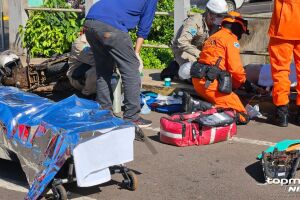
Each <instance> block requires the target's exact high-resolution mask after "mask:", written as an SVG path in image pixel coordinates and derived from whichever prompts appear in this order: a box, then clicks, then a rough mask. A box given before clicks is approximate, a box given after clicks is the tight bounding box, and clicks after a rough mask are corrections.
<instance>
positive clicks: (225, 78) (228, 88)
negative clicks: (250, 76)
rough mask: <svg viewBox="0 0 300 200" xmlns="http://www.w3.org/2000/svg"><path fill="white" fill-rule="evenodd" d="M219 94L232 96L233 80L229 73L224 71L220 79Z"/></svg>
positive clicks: (220, 74)
mask: <svg viewBox="0 0 300 200" xmlns="http://www.w3.org/2000/svg"><path fill="white" fill-rule="evenodd" d="M218 83H219V85H218V90H219V92H222V93H225V94H230V93H231V92H232V78H231V75H230V73H229V72H227V71H224V70H222V71H221V72H220V73H219V77H218Z"/></svg>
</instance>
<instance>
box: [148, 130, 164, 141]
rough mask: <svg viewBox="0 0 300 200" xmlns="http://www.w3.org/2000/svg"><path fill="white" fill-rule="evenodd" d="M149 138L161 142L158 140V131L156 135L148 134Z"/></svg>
mask: <svg viewBox="0 0 300 200" xmlns="http://www.w3.org/2000/svg"><path fill="white" fill-rule="evenodd" d="M148 138H149V139H151V140H153V141H155V142H158V143H162V142H161V141H160V140H159V132H158V133H157V135H151V136H148Z"/></svg>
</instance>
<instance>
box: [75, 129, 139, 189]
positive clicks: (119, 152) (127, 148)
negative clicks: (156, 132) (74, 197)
mask: <svg viewBox="0 0 300 200" xmlns="http://www.w3.org/2000/svg"><path fill="white" fill-rule="evenodd" d="M100 132H101V131H100ZM134 137H135V129H134V127H127V128H123V129H118V130H113V131H110V132H108V133H105V134H103V135H99V136H97V137H95V138H92V139H89V140H87V141H83V142H81V143H79V144H78V145H77V146H76V147H75V148H74V150H73V157H74V163H75V171H76V178H77V185H78V186H79V187H90V186H94V185H98V184H101V183H105V182H107V181H109V180H110V179H111V175H110V172H109V169H108V167H110V166H113V165H119V164H123V163H126V162H130V161H132V160H133V140H134Z"/></svg>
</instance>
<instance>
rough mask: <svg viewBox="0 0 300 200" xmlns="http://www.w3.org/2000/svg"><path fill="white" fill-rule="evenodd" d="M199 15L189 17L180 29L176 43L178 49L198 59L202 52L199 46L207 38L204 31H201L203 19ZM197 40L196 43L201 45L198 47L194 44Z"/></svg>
mask: <svg viewBox="0 0 300 200" xmlns="http://www.w3.org/2000/svg"><path fill="white" fill-rule="evenodd" d="M199 15H200V14H199ZM199 15H198V16H192V17H189V18H188V19H187V20H186V21H185V22H184V24H183V27H182V28H181V29H179V33H178V34H179V35H178V37H177V38H176V40H177V41H174V45H177V48H178V49H180V50H181V51H183V52H186V53H188V54H190V55H193V56H195V57H196V58H197V57H199V54H200V52H201V51H200V50H199V46H201V45H202V43H203V42H204V40H205V39H206V38H207V36H206V35H205V33H204V32H203V30H202V29H199V27H201V26H202V17H201V15H200V16H199ZM196 39H197V42H196V43H198V44H199V45H197V46H196V45H195V42H194V41H195V40H196ZM199 41H200V42H199ZM200 43H201V44H200Z"/></svg>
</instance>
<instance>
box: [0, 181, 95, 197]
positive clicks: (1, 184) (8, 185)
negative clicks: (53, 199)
mask: <svg viewBox="0 0 300 200" xmlns="http://www.w3.org/2000/svg"><path fill="white" fill-rule="evenodd" d="M23 184H24V183H17V182H14V181H12V180H11V181H7V180H4V179H1V178H0V188H3V189H6V190H10V191H14V192H22V193H27V192H28V188H27V187H26V186H22V185H23ZM50 193H51V192H48V194H50ZM73 194H74V196H75V195H76V196H78V194H75V193H71V195H70V197H69V198H68V199H70V200H96V199H94V198H90V197H85V196H80V197H75V198H72V195H73Z"/></svg>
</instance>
